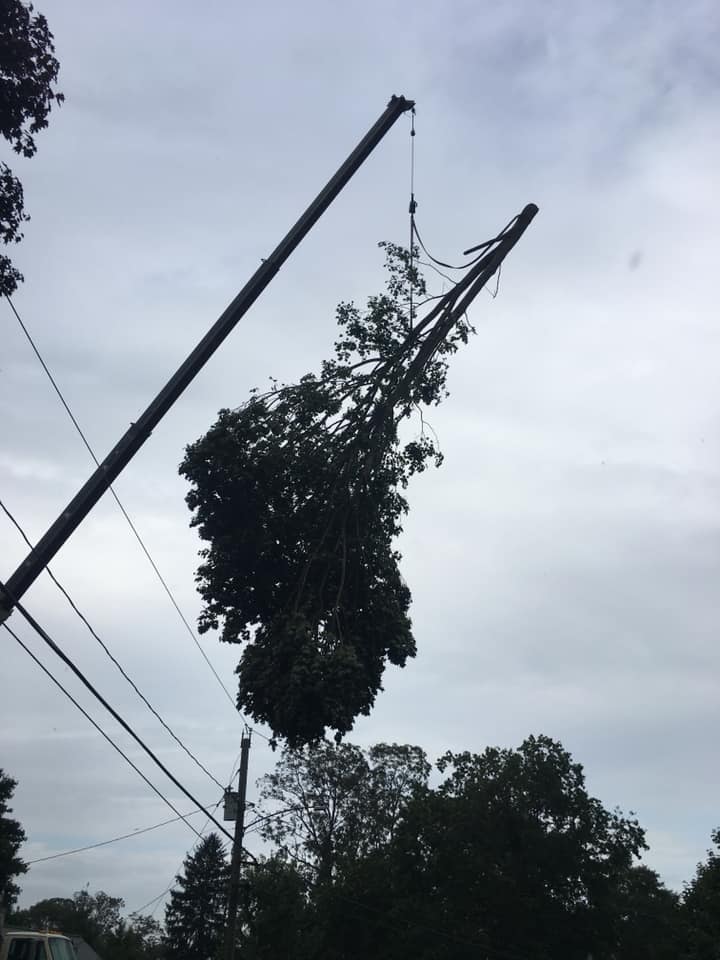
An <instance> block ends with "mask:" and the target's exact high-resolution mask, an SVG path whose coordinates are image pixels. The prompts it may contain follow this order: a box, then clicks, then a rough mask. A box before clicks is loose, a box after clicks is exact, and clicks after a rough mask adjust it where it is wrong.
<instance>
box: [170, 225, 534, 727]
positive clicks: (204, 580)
mask: <svg viewBox="0 0 720 960" xmlns="http://www.w3.org/2000/svg"><path fill="white" fill-rule="evenodd" d="M533 209H536V208H533ZM515 220H517V221H518V224H519V223H520V218H519V217H518V218H515V219H514V220H513V221H512V222H511V224H510V225H508V227H507V228H506V229H505V231H503V232H502V233H501V234H500V235H498V237H496V238H494V239H493V240H491V241H488V242H487V243H486V244H484V245H482V249H483V251H484V252H483V253H482V254H481V255H480V256H478V257H477V258H476V260H475V261H472V263H471V265H469V266H470V269H469V270H468V272H467V273H466V274H465V275H464V277H463V278H462V279H461V280H460V281H458V283H456V284H454V285H453V286H452V287H451V289H450V290H449V291H448V292H447V293H445V294H443V295H441V296H439V297H428V295H427V289H426V284H425V281H424V279H423V278H422V276H421V275H420V273H419V272H418V268H417V260H416V259H415V258H414V257H413V256H411V254H410V252H409V251H408V250H405V249H403V248H402V247H399V246H397V245H394V244H381V246H383V247H384V249H385V254H386V266H387V271H388V275H387V282H386V289H385V291H384V292H383V293H380V294H378V295H376V296H372V297H370V298H369V299H368V301H367V304H366V306H365V308H364V309H361V308H359V307H358V306H356V305H355V304H354V303H341V304H340V305H339V306H338V308H337V312H336V319H337V324H338V327H339V336H338V339H337V340H336V342H335V345H334V351H333V356H332V358H331V359H329V360H326V361H324V362H323V363H322V365H321V368H320V371H319V373H308V374H307V375H305V376H303V377H301V378H300V380H299V381H298V382H297V383H295V384H284V383H283V384H281V383H277V382H274V381H273V382H272V386H271V389H269V390H267V391H265V392H259V391H257V390H256V391H253V393H252V395H251V397H250V399H249V400H248V401H247V402H246V403H244V404H242V406H240V407H238V408H236V409H232V410H231V409H226V410H222V411H221V412H220V415H219V418H218V420H217V422H216V423H215V424H214V426H212V427H211V429H210V430H209V431H208V432H207V434H205V436H203V437H201V438H200V439H199V440H198V441H197V442H195V443H193V444H190V445H189V446H188V447H187V449H186V453H185V459H184V460H183V462H182V464H181V465H180V472H181V474H182V475H183V476H184V477H185V478H186V479H187V480H188V481H189V482H190V484H191V490H190V492H189V493H188V495H187V503H188V506H189V507H190V509H191V510H192V511H193V518H192V521H191V523H192V525H193V526H195V527H197V529H198V531H199V533H200V537H201V538H202V539H203V540H204V541H206V543H207V544H208V546H206V547H205V548H204V549H203V550H202V551H201V557H202V563H201V565H200V567H199V569H198V572H197V578H196V579H197V582H198V588H199V590H200V593H201V595H202V597H203V600H204V609H203V611H202V614H201V617H200V629H201V631H205V630H208V629H210V628H213V629H221V639H222V640H224V641H226V642H229V643H243V644H244V651H243V654H242V657H241V659H240V663H239V666H238V674H239V677H240V685H239V696H238V705H239V707H240V708H241V709H243V710H244V711H246V712H248V713H250V714H251V715H252V716H253V717H254V718H255V719H257V720H259V721H264V722H266V723H268V724H269V725H270V727H271V728H272V729H273V731H274V732H275V733H276V734H277V735H278V736H280V737H283V738H285V739H286V740H287V742H288V743H289V744H290V745H292V746H298V745H301V744H304V743H309V742H312V741H314V740H317V739H319V738H321V737H322V736H324V734H325V731H326V730H327V729H331V730H335V731H337V735H338V736H342V735H343V734H345V733H347V732H348V731H349V730H350V729H351V728H352V725H353V723H354V720H355V718H356V717H357V716H358V715H359V714H367V713H369V711H370V709H371V707H372V705H373V703H374V701H375V697H376V695H377V693H378V691H379V690H380V689H381V681H382V676H383V671H384V669H385V665H386V663H388V662H389V663H391V664H395V665H397V666H403V665H404V664H405V663H406V661H407V659H408V658H409V657H413V656H414V655H415V641H414V639H413V635H412V630H411V624H410V618H409V615H408V611H409V606H410V591H409V589H408V587H407V585H406V584H405V582H404V581H403V578H402V576H401V574H400V570H399V566H398V564H399V560H400V553H399V552H398V550H397V546H396V541H397V537H398V535H399V534H400V533H401V531H402V518H403V516H404V515H405V514H406V513H407V510H408V503H407V500H406V497H405V493H404V491H405V489H406V488H407V486H408V483H409V481H410V479H411V477H412V476H413V475H414V474H416V473H419V472H422V471H423V470H425V468H426V467H427V466H428V464H430V463H435V464H436V465H439V464H440V463H441V461H442V456H441V454H440V451H439V449H438V446H437V443H436V441H435V438H434V436H433V435H432V433H431V432H428V430H427V429H426V421H425V418H424V416H423V409H424V408H426V407H428V406H432V405H435V404H438V403H440V402H441V401H442V400H443V398H444V397H445V396H447V389H446V381H447V372H448V358H449V357H450V355H451V354H453V353H454V352H455V351H456V350H457V349H458V347H459V345H461V344H463V343H467V340H468V338H469V335H470V333H471V332H472V327H471V326H470V323H469V321H468V318H467V313H466V310H467V307H468V305H469V303H470V302H471V301H472V299H473V298H474V297H475V296H476V295H477V293H478V292H479V290H480V289H481V288H482V286H483V285H484V283H485V282H487V280H488V279H489V278H490V277H491V276H492V275H493V274H494V273H495V272H496V271H497V269H498V268H499V264H500V263H501V257H500V252H499V251H500V250H501V246H502V244H505V245H506V246H508V249H509V246H511V245H512V243H514V242H515V241H516V239H517V237H518V236H519V235H520V233H521V230H520V227H519V226H518V227H516V228H513V224H514V223H515ZM513 229H515V231H516V232H515V233H513ZM523 229H524V227H523ZM511 241H512V243H511ZM503 250H504V248H503ZM428 302H433V303H434V306H432V308H431V309H430V310H429V312H428V313H427V314H426V315H424V316H423V317H422V319H420V318H419V312H420V311H419V308H422V307H423V306H424V305H425V304H427V303H428ZM413 417H414V418H415V424H416V427H415V430H414V432H413V429H412V427H411V426H410V423H411V422H412V419H413ZM404 421H408V430H407V431H405V432H404V433H402V434H401V431H400V425H401V424H402V423H403V422H404Z"/></svg>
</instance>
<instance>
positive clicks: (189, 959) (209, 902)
mask: <svg viewBox="0 0 720 960" xmlns="http://www.w3.org/2000/svg"><path fill="white" fill-rule="evenodd" d="M175 881H176V886H175V888H174V889H173V890H172V892H171V894H170V902H169V903H168V905H167V907H166V908H165V929H166V941H165V947H166V953H167V957H168V958H169V960H216V957H217V954H218V951H219V950H220V947H221V945H222V941H223V931H224V928H225V910H226V905H227V882H228V864H227V861H226V859H225V853H224V850H223V845H222V842H221V840H220V837H219V836H218V835H217V834H216V833H209V834H208V835H207V836H206V837H203V839H202V840H200V841H199V842H198V844H197V847H196V849H195V850H194V851H193V852H192V853H190V854H188V856H187V857H186V858H185V862H184V863H183V868H182V871H181V873H180V874H178V876H177V877H176V878H175Z"/></svg>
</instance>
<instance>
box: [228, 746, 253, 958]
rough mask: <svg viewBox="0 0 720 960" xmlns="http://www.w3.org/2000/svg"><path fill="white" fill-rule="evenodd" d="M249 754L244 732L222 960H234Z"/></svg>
mask: <svg viewBox="0 0 720 960" xmlns="http://www.w3.org/2000/svg"><path fill="white" fill-rule="evenodd" d="M249 753H250V733H249V732H248V731H246V732H245V733H244V734H243V735H242V739H241V741H240V772H239V773H238V792H237V806H236V810H235V839H234V840H233V848H232V857H231V859H230V882H229V886H228V903H227V917H226V921H225V943H224V945H223V960H235V943H236V940H237V913H238V899H239V892H240V867H241V865H242V851H243V835H244V833H245V797H246V794H247V777H248V755H249Z"/></svg>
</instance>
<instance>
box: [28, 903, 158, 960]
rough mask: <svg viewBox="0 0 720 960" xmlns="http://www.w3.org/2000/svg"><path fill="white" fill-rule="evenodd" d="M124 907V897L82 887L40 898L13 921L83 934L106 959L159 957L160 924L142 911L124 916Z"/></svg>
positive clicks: (70, 933)
mask: <svg viewBox="0 0 720 960" xmlns="http://www.w3.org/2000/svg"><path fill="white" fill-rule="evenodd" d="M124 907H125V901H124V900H123V899H122V897H113V896H110V894H108V893H105V892H104V891H103V890H98V891H97V892H96V893H90V892H89V891H88V890H79V891H77V892H76V893H75V894H73V896H72V897H50V898H48V899H46V900H39V901H38V902H37V903H34V904H33V905H32V906H30V907H28V908H27V909H25V910H19V911H17V912H16V913H14V914H13V915H12V918H11V922H12V925H13V926H15V927H22V928H24V929H28V930H47V929H51V930H58V931H60V932H61V933H64V934H65V935H66V936H69V937H81V938H82V939H83V940H84V941H85V942H86V943H88V944H89V945H90V946H91V947H92V948H93V949H94V950H96V951H97V953H98V954H100V956H101V957H102V958H103V960H156V958H158V957H159V956H160V952H161V951H160V947H161V941H162V931H161V928H160V924H159V923H157V922H156V921H155V920H153V918H152V917H146V916H142V915H139V914H136V915H133V916H132V917H130V918H129V919H127V918H124V917H123V916H122V915H121V914H122V910H123V908H124Z"/></svg>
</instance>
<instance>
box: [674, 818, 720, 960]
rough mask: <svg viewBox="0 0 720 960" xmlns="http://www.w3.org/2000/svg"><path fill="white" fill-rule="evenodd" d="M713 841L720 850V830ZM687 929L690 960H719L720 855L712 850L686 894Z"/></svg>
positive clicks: (684, 896)
mask: <svg viewBox="0 0 720 960" xmlns="http://www.w3.org/2000/svg"><path fill="white" fill-rule="evenodd" d="M712 841H713V844H714V845H715V847H717V848H719V849H720V829H717V830H713V832H712ZM682 912H683V921H684V923H683V926H684V940H685V944H686V946H685V952H684V954H683V956H684V957H686V958H687V960H717V957H718V956H720V852H718V849H715V850H708V854H707V860H706V861H705V862H704V863H699V864H698V865H697V870H696V872H695V876H694V877H693V879H692V880H691V881H690V883H689V884H688V885H687V887H686V888H685V891H684V894H683V905H682Z"/></svg>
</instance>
